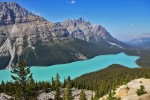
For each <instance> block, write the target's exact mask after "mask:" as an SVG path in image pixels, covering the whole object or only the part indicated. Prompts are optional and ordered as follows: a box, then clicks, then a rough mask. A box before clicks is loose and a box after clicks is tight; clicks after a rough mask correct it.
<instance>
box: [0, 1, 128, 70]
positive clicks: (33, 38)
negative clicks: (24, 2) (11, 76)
mask: <svg viewBox="0 0 150 100" xmlns="http://www.w3.org/2000/svg"><path fill="white" fill-rule="evenodd" d="M0 5H1V6H0V61H4V60H5V64H2V62H1V63H0V66H5V67H6V66H7V68H10V66H14V65H15V64H16V63H17V62H18V60H19V59H20V58H22V59H25V60H27V59H29V58H30V59H32V60H31V61H29V62H30V64H29V65H32V64H34V65H36V64H37V63H39V62H40V61H39V59H38V58H41V56H42V55H41V54H40V52H39V50H40V51H41V49H40V48H39V47H41V48H45V50H47V51H42V52H45V53H47V55H49V54H52V53H54V51H53V49H52V48H55V49H56V48H59V49H60V50H56V51H57V52H55V53H61V52H62V51H63V52H66V51H69V52H68V53H64V54H66V55H68V56H69V57H68V58H69V59H68V58H65V60H62V59H63V57H62V56H61V55H63V54H62V53H61V55H59V56H61V60H62V61H64V63H66V62H70V61H76V60H79V58H78V57H79V55H82V56H83V57H84V58H88V57H93V56H94V55H95V56H96V55H98V54H103V52H104V51H100V50H97V51H98V52H97V51H96V50H92V49H94V48H97V49H98V48H99V49H101V50H103V49H107V50H106V51H108V53H110V52H112V53H113V52H115V53H116V51H118V52H120V51H121V49H125V48H127V47H129V46H128V45H126V44H124V43H122V42H120V41H118V40H117V39H115V38H113V37H112V36H111V35H110V33H108V32H107V31H106V29H105V28H103V27H102V26H100V25H99V26H92V24H91V23H90V22H89V21H85V20H84V19H82V18H79V19H77V20H74V21H73V20H69V21H66V22H61V23H51V22H48V21H47V20H46V19H44V18H43V17H40V16H38V15H35V14H33V13H31V12H29V11H27V10H26V9H25V8H23V7H21V6H20V5H19V4H17V3H16V2H0ZM65 23H67V24H69V27H73V28H72V29H73V32H72V33H71V31H70V30H69V28H68V27H67V26H66V24H65ZM70 23H71V24H70ZM74 26H76V27H74ZM82 28H84V29H82ZM78 32H79V34H81V35H79V36H78ZM74 38H75V39H74ZM76 38H77V39H80V40H81V41H79V40H77V39H76ZM83 38H84V39H83ZM82 40H83V41H85V42H82ZM65 41H67V42H69V43H72V41H73V42H74V45H73V46H71V48H69V47H68V45H69V46H70V44H69V43H67V42H65ZM86 42H88V43H86ZM63 43H64V44H63ZM78 43H79V44H80V43H82V44H86V45H87V47H88V46H89V47H88V48H87V47H86V48H87V49H89V51H92V52H89V53H90V54H91V56H88V55H87V54H85V52H87V51H86V50H85V49H84V48H83V47H84V46H83V47H81V45H77V44H78ZM91 43H94V44H95V45H94V46H92V47H90V46H91ZM97 44H98V45H97ZM45 46H46V47H45ZM74 46H79V47H80V48H78V47H76V48H78V50H77V49H76V48H75V47H74ZM96 46H98V47H96ZM93 47H94V48H93ZM81 48H82V49H81ZM111 50H112V51H111ZM42 52H41V53H42ZM50 52H51V53H50ZM70 52H71V53H70ZM93 52H94V53H93ZM25 54H26V55H25ZM31 54H32V55H33V56H32V57H31V56H30V55H31ZM38 54H39V56H38ZM83 54H84V55H83ZM104 54H106V53H104ZM52 55H53V54H52ZM49 56H50V55H49ZM57 56H58V55H54V56H53V57H54V58H55V59H53V60H52V62H55V63H48V61H49V60H50V59H52V58H50V57H46V56H45V58H43V59H45V61H46V62H47V63H46V62H45V63H44V61H43V62H41V64H37V65H51V64H58V63H60V62H61V61H55V60H57V59H58V58H59V57H57ZM87 56H88V57H87ZM33 57H35V58H34V59H33ZM43 57H44V56H43ZM66 59H67V60H66ZM27 61H28V60H27ZM61 63H63V62H61ZM27 65H28V63H27Z"/></svg>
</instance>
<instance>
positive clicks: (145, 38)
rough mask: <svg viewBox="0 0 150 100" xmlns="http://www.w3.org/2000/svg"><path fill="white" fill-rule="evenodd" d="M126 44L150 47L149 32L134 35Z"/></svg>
mask: <svg viewBox="0 0 150 100" xmlns="http://www.w3.org/2000/svg"><path fill="white" fill-rule="evenodd" d="M127 44H129V45H132V46H134V47H136V48H150V34H149V33H147V34H142V35H139V36H137V37H135V38H134V39H133V40H131V41H128V42H127Z"/></svg>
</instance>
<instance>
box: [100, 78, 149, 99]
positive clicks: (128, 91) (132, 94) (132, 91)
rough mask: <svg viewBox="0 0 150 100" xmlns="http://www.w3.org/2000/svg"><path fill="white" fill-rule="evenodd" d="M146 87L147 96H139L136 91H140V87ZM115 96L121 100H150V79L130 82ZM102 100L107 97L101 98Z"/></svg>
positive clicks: (119, 89)
mask: <svg viewBox="0 0 150 100" xmlns="http://www.w3.org/2000/svg"><path fill="white" fill-rule="evenodd" d="M141 85H143V86H144V87H145V91H146V92H147V93H146V94H143V95H141V96H138V95H137V93H136V91H137V89H140V86H141ZM115 92H116V94H115V96H116V97H117V98H120V100H150V79H145V78H140V79H135V80H132V81H131V82H129V83H128V84H126V85H122V86H120V87H119V88H117V89H116V91H115ZM100 100H106V96H104V97H102V98H100Z"/></svg>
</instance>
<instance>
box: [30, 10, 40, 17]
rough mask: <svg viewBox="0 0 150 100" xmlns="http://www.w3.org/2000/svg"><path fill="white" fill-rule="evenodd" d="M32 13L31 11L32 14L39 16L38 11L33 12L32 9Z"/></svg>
mask: <svg viewBox="0 0 150 100" xmlns="http://www.w3.org/2000/svg"><path fill="white" fill-rule="evenodd" d="M32 13H33V14H35V15H38V16H41V14H40V13H38V12H35V11H34V10H32Z"/></svg>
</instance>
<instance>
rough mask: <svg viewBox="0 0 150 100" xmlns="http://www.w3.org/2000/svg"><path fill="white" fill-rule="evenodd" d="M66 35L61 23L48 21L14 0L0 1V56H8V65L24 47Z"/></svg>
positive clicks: (60, 38) (67, 34) (58, 38)
mask: <svg viewBox="0 0 150 100" xmlns="http://www.w3.org/2000/svg"><path fill="white" fill-rule="evenodd" d="M68 37H69V33H68V31H67V29H65V28H63V27H62V26H61V25H59V24H53V23H49V22H48V21H47V20H45V19H44V18H42V17H40V16H37V15H35V14H33V13H31V12H29V11H27V10H26V9H25V8H23V7H21V6H19V5H18V4H17V3H15V2H0V56H10V61H9V64H8V66H10V65H11V64H12V61H13V59H14V57H15V54H17V55H18V56H20V55H21V53H22V51H23V48H25V47H33V48H34V46H33V45H35V44H38V43H41V42H44V41H57V40H63V39H66V38H68Z"/></svg>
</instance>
